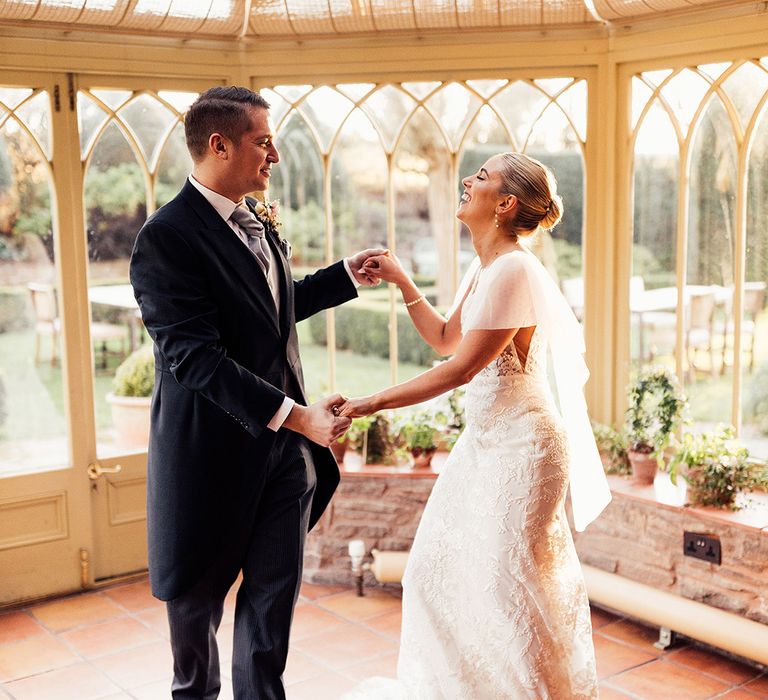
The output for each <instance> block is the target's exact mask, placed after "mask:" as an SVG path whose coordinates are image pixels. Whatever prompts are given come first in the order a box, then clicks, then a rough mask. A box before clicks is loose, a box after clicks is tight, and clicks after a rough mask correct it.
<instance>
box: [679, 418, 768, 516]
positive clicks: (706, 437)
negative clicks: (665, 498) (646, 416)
mask: <svg viewBox="0 0 768 700" xmlns="http://www.w3.org/2000/svg"><path fill="white" fill-rule="evenodd" d="M759 467H760V465H759V463H755V462H751V461H750V459H749V452H748V450H747V448H746V447H744V446H743V445H742V444H740V443H739V442H738V440H736V434H735V431H734V429H733V428H732V427H731V426H720V427H718V429H717V430H713V431H708V432H703V433H696V434H694V433H685V434H684V435H683V437H682V439H681V440H680V444H679V445H678V447H677V449H676V450H675V452H674V454H673V455H672V458H671V459H670V462H669V472H670V477H671V479H672V481H673V482H674V481H675V479H676V477H677V473H678V471H680V473H681V474H682V476H683V478H684V479H685V480H686V481H687V482H688V500H689V502H690V503H691V504H692V505H697V506H715V507H716V508H730V509H732V510H736V509H738V508H739V507H740V506H739V505H738V504H737V502H736V497H737V496H738V495H739V493H740V492H742V491H751V490H753V489H755V488H757V487H759V486H763V485H765V479H766V475H765V473H764V471H763V470H761V469H759Z"/></svg>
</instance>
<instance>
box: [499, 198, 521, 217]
mask: <svg viewBox="0 0 768 700" xmlns="http://www.w3.org/2000/svg"><path fill="white" fill-rule="evenodd" d="M516 207H517V197H515V195H513V194H507V195H504V199H502V200H501V202H499V203H498V204H497V205H496V213H497V214H509V213H510V212H512V211H514V209H515V208H516Z"/></svg>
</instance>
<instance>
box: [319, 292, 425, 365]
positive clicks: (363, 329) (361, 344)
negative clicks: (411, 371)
mask: <svg viewBox="0 0 768 700" xmlns="http://www.w3.org/2000/svg"><path fill="white" fill-rule="evenodd" d="M335 315H336V347H337V349H339V350H351V351H352V352H354V353H356V354H358V355H377V356H378V357H385V358H386V357H389V306H388V305H387V304H383V303H376V302H362V301H358V302H356V303H355V304H354V306H352V305H350V306H339V307H337V308H336V310H335ZM309 328H310V332H311V335H312V341H313V342H314V343H315V344H317V345H327V344H328V336H327V332H326V325H325V315H324V314H315V315H314V316H312V317H311V318H310V320H309ZM439 358H440V356H439V355H438V354H437V353H436V352H435V351H434V350H432V348H430V347H429V346H428V345H427V344H426V343H425V342H424V341H423V340H422V339H421V336H420V335H419V334H418V331H417V330H416V329H415V328H414V327H413V323H412V322H411V318H410V316H409V315H408V312H407V310H406V309H404V308H402V307H400V308H398V310H397V359H398V361H399V362H410V363H412V364H416V365H422V366H424V367H431V366H432V363H433V362H434V361H435V360H437V359H439Z"/></svg>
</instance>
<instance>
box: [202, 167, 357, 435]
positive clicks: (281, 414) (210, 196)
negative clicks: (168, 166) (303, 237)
mask: <svg viewBox="0 0 768 700" xmlns="http://www.w3.org/2000/svg"><path fill="white" fill-rule="evenodd" d="M188 179H189V182H190V184H191V185H192V187H194V188H195V189H196V190H197V191H198V192H199V193H200V194H201V195H203V197H205V199H206V200H207V201H208V203H209V204H210V205H211V206H212V207H213V208H214V209H215V210H216V212H217V213H218V215H219V216H220V217H221V218H222V219H224V221H225V222H226V224H227V226H229V227H230V228H231V229H232V231H233V232H234V233H235V234H236V235H237V237H238V238H239V239H240V240H241V241H242V243H243V245H244V246H245V247H246V248H248V236H247V235H246V233H245V231H243V230H242V229H241V228H240V226H238V225H237V224H236V223H235V222H234V221H232V219H231V218H230V217H231V216H232V212H233V211H235V208H236V207H238V206H240V205H241V204H244V202H243V201H242V200H241V201H239V202H233V201H232V200H231V199H230V198H229V197H225V196H224V195H223V194H219V193H218V192H214V191H213V190H211V189H208V188H207V187H206V186H205V185H202V184H200V183H199V182H198V181H197V180H195V178H194V177H193V176H192V175H190V176H189V178H188ZM248 252H249V253H250V252H251V249H250V248H248ZM269 257H270V261H269V263H270V264H269V275H268V276H267V284H268V285H269V291H270V292H272V298H273V299H274V301H275V309H276V310H277V314H278V317H279V315H280V277H279V272H278V266H277V264H276V263H277V261H276V260H275V255H274V253H273V252H272V249H271V248H270V250H269ZM343 262H344V269H345V270H346V271H347V274H348V275H349V279H351V280H352V284H354V285H355V287H359V286H360V283H359V282H358V281H357V280H356V279H355V276H354V275H353V274H352V270H351V268H350V267H349V260H348V259H347V258H344V261H343ZM295 403H296V402H295V401H294V400H293V399H292V398H290V397H289V396H286V397H285V398H284V399H283V403H282V405H281V406H280V408H278V409H277V412H276V413H275V415H274V416H272V420H270V421H269V423H268V424H267V427H268V428H269V429H270V430H273V431H277V430H279V429H280V428H281V427H282V425H283V423H285V419H286V418H288V414H289V413H290V412H291V410H292V409H293V407H294V405H295Z"/></svg>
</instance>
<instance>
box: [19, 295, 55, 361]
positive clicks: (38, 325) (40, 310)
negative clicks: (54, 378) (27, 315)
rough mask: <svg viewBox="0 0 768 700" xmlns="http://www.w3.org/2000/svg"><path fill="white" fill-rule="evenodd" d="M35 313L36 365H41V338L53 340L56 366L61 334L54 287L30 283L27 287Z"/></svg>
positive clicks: (52, 346)
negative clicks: (45, 337) (57, 348)
mask: <svg viewBox="0 0 768 700" xmlns="http://www.w3.org/2000/svg"><path fill="white" fill-rule="evenodd" d="M27 289H29V294H30V297H31V299H32V310H33V311H34V313H35V364H36V365H38V364H40V347H41V345H42V343H41V338H42V337H43V336H50V338H51V365H52V366H54V367H55V366H56V362H57V359H56V347H57V345H58V341H59V333H60V332H61V323H60V321H59V311H58V308H57V306H56V291H55V290H54V288H53V285H50V284H42V283H40V282H30V283H29V284H28V285H27Z"/></svg>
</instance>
